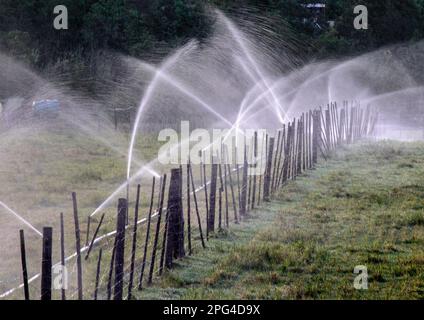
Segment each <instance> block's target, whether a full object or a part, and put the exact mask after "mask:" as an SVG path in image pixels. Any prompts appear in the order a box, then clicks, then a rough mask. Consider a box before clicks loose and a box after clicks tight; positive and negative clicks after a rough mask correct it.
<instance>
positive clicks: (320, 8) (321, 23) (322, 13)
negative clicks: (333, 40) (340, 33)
mask: <svg viewBox="0 0 424 320" xmlns="http://www.w3.org/2000/svg"><path fill="white" fill-rule="evenodd" d="M301 6H302V7H303V8H305V9H307V10H308V11H309V12H310V14H311V17H309V18H304V19H303V23H305V24H306V23H311V24H312V25H313V27H314V28H315V29H318V30H322V29H324V28H325V27H326V26H325V24H327V25H328V27H329V28H331V29H332V28H334V27H335V24H336V22H335V21H334V20H330V21H327V17H326V9H327V5H326V4H325V3H322V2H320V3H303V4H301Z"/></svg>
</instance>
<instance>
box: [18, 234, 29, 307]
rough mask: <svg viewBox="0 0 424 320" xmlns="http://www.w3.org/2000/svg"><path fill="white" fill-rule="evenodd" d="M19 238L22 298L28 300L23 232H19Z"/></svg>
mask: <svg viewBox="0 0 424 320" xmlns="http://www.w3.org/2000/svg"><path fill="white" fill-rule="evenodd" d="M19 237H20V240H21V262H22V279H23V282H24V296H25V300H29V286H28V271H27V263H26V250H25V235H24V230H19Z"/></svg>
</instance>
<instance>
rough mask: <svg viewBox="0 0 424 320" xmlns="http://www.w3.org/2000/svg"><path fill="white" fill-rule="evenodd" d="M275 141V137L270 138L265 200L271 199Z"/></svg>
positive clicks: (265, 179)
mask: <svg viewBox="0 0 424 320" xmlns="http://www.w3.org/2000/svg"><path fill="white" fill-rule="evenodd" d="M274 141H275V138H271V137H270V138H269V148H268V159H267V164H266V169H265V178H264V201H269V200H270V198H269V195H270V194H269V193H270V187H271V172H272V159H273V152H274Z"/></svg>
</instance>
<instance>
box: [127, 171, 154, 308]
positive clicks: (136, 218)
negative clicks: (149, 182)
mask: <svg viewBox="0 0 424 320" xmlns="http://www.w3.org/2000/svg"><path fill="white" fill-rule="evenodd" d="M153 178H154V177H153ZM140 188H141V187H140V184H138V185H137V195H136V199H135V209H134V226H133V238H132V248H131V266H130V279H129V282H128V297H127V299H128V300H131V298H132V288H133V282H134V268H135V252H136V248H137V226H138V224H137V222H138V208H139V205H140Z"/></svg>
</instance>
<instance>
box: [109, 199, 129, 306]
mask: <svg viewBox="0 0 424 320" xmlns="http://www.w3.org/2000/svg"><path fill="white" fill-rule="evenodd" d="M127 210H128V207H127V199H124V198H121V199H119V200H118V217H117V222H116V256H115V290H114V292H113V298H114V300H122V293H123V288H124V286H123V281H124V254H125V225H126V219H127Z"/></svg>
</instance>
